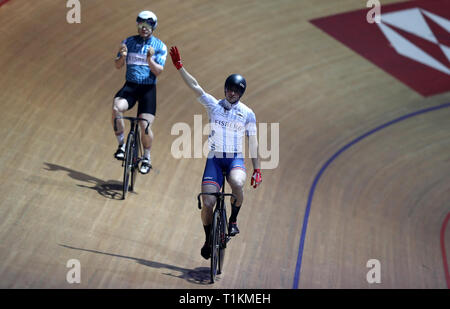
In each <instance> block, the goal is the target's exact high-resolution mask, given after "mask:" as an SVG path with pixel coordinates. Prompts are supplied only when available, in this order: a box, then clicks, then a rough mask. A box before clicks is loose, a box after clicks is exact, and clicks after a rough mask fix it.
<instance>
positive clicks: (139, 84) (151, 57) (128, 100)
mask: <svg viewBox="0 0 450 309" xmlns="http://www.w3.org/2000/svg"><path fill="white" fill-rule="evenodd" d="M136 22H137V27H138V35H135V36H131V37H128V38H127V39H125V40H124V41H123V42H122V45H121V47H120V50H119V52H118V53H117V57H116V60H115V65H116V68H117V69H120V68H122V67H123V66H124V65H125V64H126V69H127V70H126V82H125V85H124V86H123V87H122V88H121V89H120V90H119V91H118V92H117V94H116V95H115V97H114V103H113V111H112V121H113V126H114V119H115V118H116V117H120V116H122V113H123V112H125V111H127V110H130V109H131V108H133V107H134V105H135V104H136V102H139V105H138V110H137V115H138V117H140V118H144V119H146V120H148V121H149V123H150V126H149V130H148V134H145V127H146V122H144V121H141V123H140V126H141V132H142V134H141V136H142V145H143V146H144V156H143V159H142V161H141V167H140V169H139V170H140V172H141V173H142V174H147V173H148V172H149V171H150V169H151V168H152V165H151V157H150V150H151V147H152V142H153V132H152V130H151V125H152V123H153V121H154V119H155V115H156V81H157V77H158V75H160V74H161V73H162V71H163V70H164V65H165V63H166V57H167V47H166V45H165V44H164V43H163V42H162V41H161V40H160V39H158V38H156V37H154V36H153V31H154V30H155V28H156V26H157V25H158V19H157V17H156V15H155V14H154V13H153V12H150V11H142V12H141V13H139V15H138V17H137V19H136ZM115 135H116V137H117V141H118V143H119V147H118V148H117V151H116V153H115V154H114V156H115V158H116V159H118V160H123V159H124V156H125V143H124V123H123V120H121V121H118V122H117V131H115Z"/></svg>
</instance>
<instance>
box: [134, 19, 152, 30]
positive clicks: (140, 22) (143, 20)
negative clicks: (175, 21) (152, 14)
mask: <svg viewBox="0 0 450 309" xmlns="http://www.w3.org/2000/svg"><path fill="white" fill-rule="evenodd" d="M136 22H137V23H138V24H148V25H149V26H151V28H153V27H154V26H155V24H156V21H155V20H154V19H153V18H148V19H143V18H140V17H138V18H137V20H136Z"/></svg>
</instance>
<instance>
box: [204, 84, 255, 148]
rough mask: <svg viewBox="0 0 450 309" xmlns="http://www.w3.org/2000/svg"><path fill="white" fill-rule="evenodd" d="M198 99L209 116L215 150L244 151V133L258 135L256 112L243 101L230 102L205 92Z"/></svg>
mask: <svg viewBox="0 0 450 309" xmlns="http://www.w3.org/2000/svg"><path fill="white" fill-rule="evenodd" d="M197 100H198V101H199V102H200V103H201V104H202V105H203V106H204V107H205V108H206V110H207V111H208V116H209V124H210V134H209V137H208V144H209V149H210V150H211V151H215V152H226V153H242V149H243V142H244V139H243V137H244V135H247V136H252V135H256V134H257V132H256V117H255V113H254V112H253V111H252V110H251V108H249V107H248V106H246V105H245V104H244V103H242V102H241V101H239V102H237V103H235V104H230V103H229V102H228V101H227V100H226V99H222V100H220V101H219V100H217V99H216V98H215V97H213V96H212V95H210V94H208V93H206V92H204V93H203V95H201V96H200V97H198V98H197Z"/></svg>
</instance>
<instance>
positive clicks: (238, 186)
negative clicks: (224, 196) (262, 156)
mask: <svg viewBox="0 0 450 309" xmlns="http://www.w3.org/2000/svg"><path fill="white" fill-rule="evenodd" d="M246 178H247V174H246V173H245V171H244V170H242V169H239V168H235V169H232V170H231V171H230V173H229V174H228V176H227V180H228V183H229V184H230V187H231V192H232V193H233V194H234V195H235V196H236V201H235V200H234V199H233V198H231V203H232V204H234V205H235V206H236V207H241V205H242V202H243V201H244V184H245V179H246Z"/></svg>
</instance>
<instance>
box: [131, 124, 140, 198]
mask: <svg viewBox="0 0 450 309" xmlns="http://www.w3.org/2000/svg"><path fill="white" fill-rule="evenodd" d="M138 130H139V129H138ZM132 151H133V160H132V163H131V165H132V168H131V184H130V191H132V192H133V191H134V187H135V185H136V174H137V171H138V169H139V160H140V157H141V156H142V151H141V141H140V136H139V131H138V132H137V134H136V139H135V140H134V147H132Z"/></svg>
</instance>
